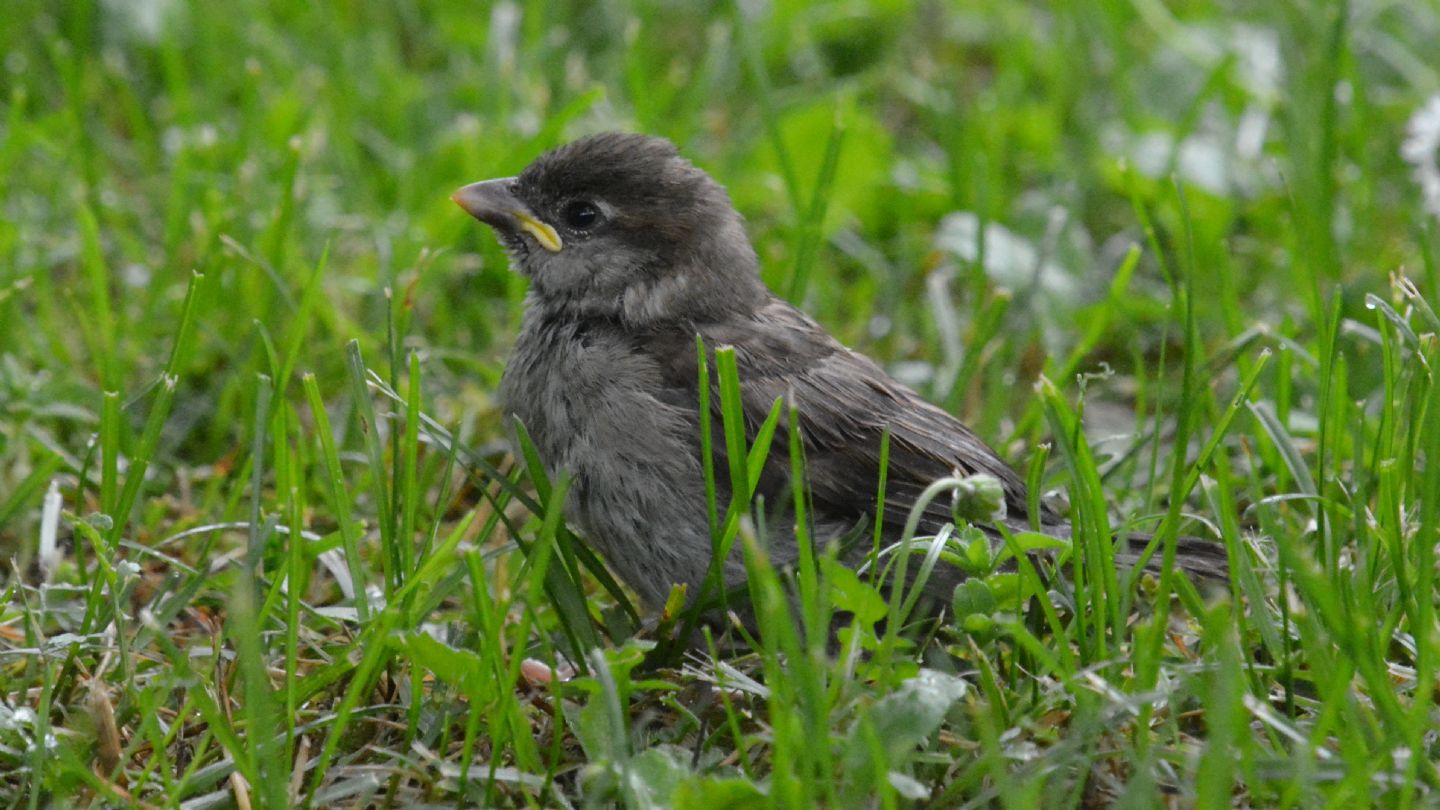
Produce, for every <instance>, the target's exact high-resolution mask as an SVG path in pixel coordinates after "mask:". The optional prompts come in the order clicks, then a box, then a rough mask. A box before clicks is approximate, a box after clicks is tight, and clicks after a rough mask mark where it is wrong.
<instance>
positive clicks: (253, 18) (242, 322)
mask: <svg viewBox="0 0 1440 810" xmlns="http://www.w3.org/2000/svg"><path fill="white" fill-rule="evenodd" d="M1436 42H1440V5H1437V4H1435V3H1434V2H1433V1H1432V2H1385V0H1356V2H1353V3H1344V2H1305V0H1277V1H1276V2H1272V3H1239V2H1233V3H1225V2H1218V0H1187V1H1186V2H1174V3H1168V4H1166V3H1161V2H1157V0H1129V2H1126V0H1104V1H1103V2H1099V3H1094V4H1084V3H1073V2H1058V3H977V2H950V3H946V2H922V3H904V2H892V1H891V0H854V1H853V2H844V3H837V4H833V5H814V6H812V5H811V4H808V3H801V2H792V1H790V0H776V1H775V2H771V3H761V2H740V1H739V0H737V1H736V2H726V3H718V4H695V5H691V4H686V3H581V2H573V3H572V2H555V1H554V0H535V1H534V2H509V1H507V2H500V3H494V4H490V3H483V2H482V3H475V2H430V3H415V2H406V1H405V0H391V1H390V2H385V1H384V0H352V1H351V2H345V3H324V2H272V3H261V2H251V1H250V0H234V2H229V3H224V4H213V5H212V4H199V3H185V2H180V0H132V1H131V2H124V1H123V0H94V1H91V0H74V2H60V3H54V2H45V0H12V2H10V3H7V4H6V8H5V12H4V19H3V21H0V178H3V180H0V558H3V560H4V561H5V563H6V565H5V567H4V574H3V585H0V593H3V596H0V806H4V807H25V808H39V807H64V806H139V807H150V806H156V807H163V806H183V807H186V808H210V807H242V808H243V807H249V806H255V807H289V806H311V807H331V806H345V807H392V806H393V807H428V806H435V807H442V806H443V807H453V806H529V807H570V806H575V807H579V806H613V805H617V804H618V805H621V806H626V807H665V806H678V807H737V808H738V807H750V806H767V805H776V806H785V807H812V806H826V807H861V806H873V807H886V808H889V807H902V806H904V807H910V806H915V807H947V808H948V807H965V806H1004V807H1039V806H1043V807H1054V806H1061V807H1076V806H1083V807H1090V806H1098V805H1108V804H1111V803H1123V804H1125V805H1127V806H1131V807H1150V806H1155V805H1158V804H1175V805H1182V806H1189V805H1197V806H1204V807H1223V806H1231V805H1256V806H1267V807H1268V806H1278V807H1316V806H1322V805H1329V806H1344V807H1350V806H1372V805H1382V806H1395V807H1410V806H1432V805H1434V804H1436V803H1437V802H1440V769H1437V767H1436V761H1437V759H1440V734H1437V731H1440V723H1437V720H1440V707H1437V705H1436V702H1435V697H1436V695H1437V692H1436V687H1437V675H1440V633H1437V629H1440V628H1437V617H1436V610H1437V598H1436V597H1437V587H1436V555H1435V549H1436V543H1437V541H1440V464H1436V463H1434V462H1435V458H1436V457H1437V453H1440V384H1437V380H1436V378H1435V369H1437V368H1440V343H1437V339H1436V334H1437V333H1440V318H1437V315H1436V312H1435V310H1434V309H1433V307H1435V306H1437V305H1440V264H1437V256H1440V227H1437V225H1440V167H1437V164H1440V58H1437V54H1440V50H1437V48H1436V46H1435V43H1436ZM1427 43H1428V44H1427ZM609 129H622V130H630V131H638V132H647V133H651V134H655V135H662V136H665V137H668V138H670V139H672V140H673V141H674V142H675V143H676V144H677V145H678V146H679V147H680V149H681V150H682V151H683V152H684V153H685V154H686V155H687V156H689V157H690V158H692V159H693V160H694V161H695V162H696V163H697V164H698V165H700V166H702V167H704V168H706V169H707V170H708V171H710V172H711V173H712V174H713V175H714V176H715V177H716V178H717V179H718V180H719V181H720V182H721V183H723V184H725V185H726V186H727V187H728V189H729V191H730V193H731V196H732V198H733V199H734V201H735V204H736V206H737V207H738V208H739V210H740V211H741V212H742V213H743V214H744V215H745V217H746V220H747V225H748V229H749V233H750V236H751V238H752V240H753V241H754V243H755V246H756V248H757V251H758V252H759V255H760V257H761V264H762V272H763V274H764V278H765V280H766V282H767V283H768V284H769V285H770V287H771V288H772V289H774V290H775V291H776V292H777V293H779V294H781V295H783V296H785V297H786V298H788V299H789V300H791V301H793V302H795V303H796V304H798V305H800V306H802V307H803V308H804V309H805V310H806V311H808V312H809V313H811V314H812V315H813V316H815V318H816V319H817V320H818V321H820V322H821V323H822V324H824V325H825V326H826V327H827V328H828V329H829V330H831V331H832V332H833V333H834V334H835V335H836V336H837V337H839V338H840V339H841V340H843V341H844V342H845V343H847V344H848V345H850V346H852V347H854V348H855V349H857V350H859V351H862V352H864V353H866V354H868V355H870V356H871V357H874V358H875V359H876V360H877V361H879V362H880V363H881V364H882V365H883V366H884V367H885V368H886V369H887V370H889V371H890V372H891V373H892V374H893V375H895V376H896V377H897V378H898V379H901V380H903V381H905V382H906V383H907V384H910V385H912V386H914V387H915V388H916V389H917V390H918V391H920V392H921V393H922V394H923V395H924V396H926V397H927V398H928V399H930V400H931V401H933V402H935V403H937V404H940V405H942V406H943V407H945V408H946V409H948V410H949V411H951V412H952V413H955V414H957V415H958V416H960V417H961V418H962V419H964V420H965V421H966V422H967V423H968V424H970V425H972V426H973V427H974V428H975V429H976V431H977V432H978V433H979V434H980V435H981V436H983V437H984V438H985V439H986V440H987V441H989V442H990V443H991V444H993V445H994V446H995V447H996V448H997V449H999V450H1000V451H1001V453H1002V454H1003V455H1004V456H1005V457H1006V458H1007V459H1009V460H1010V461H1011V462H1012V463H1013V464H1014V465H1015V467H1016V468H1017V469H1018V470H1019V471H1020V472H1021V473H1022V475H1023V476H1024V477H1026V478H1027V479H1028V480H1029V481H1030V482H1031V484H1032V487H1033V488H1034V489H1035V492H1036V493H1037V494H1038V493H1046V497H1050V498H1052V499H1054V500H1055V502H1056V503H1060V504H1062V505H1064V506H1065V508H1067V509H1068V510H1069V513H1070V516H1071V518H1072V521H1073V522H1074V524H1075V526H1076V530H1075V533H1074V538H1073V540H1072V541H1070V542H1068V543H1067V544H1065V545H1066V548H1064V549H1061V550H1059V551H1055V552H1051V553H1049V554H1046V555H1042V556H1037V557H1035V558H1033V560H1032V561H1029V562H1025V563H1022V564H1020V565H1018V566H1016V565H1014V564H1013V563H1010V564H1005V563H1003V562H1002V561H1001V560H998V559H997V558H996V554H995V553H994V552H993V551H992V550H991V549H990V548H989V545H988V544H987V543H984V542H977V541H976V540H975V533H974V530H973V529H970V528H969V527H967V525H966V524H965V522H964V521H963V520H962V519H960V518H959V517H957V527H956V529H955V531H954V534H953V536H952V537H951V538H950V544H949V546H948V547H947V550H946V552H945V553H946V554H947V555H950V556H952V557H954V558H955V559H958V560H961V561H962V562H963V564H964V565H966V566H967V567H968V568H969V570H970V571H971V573H972V574H973V576H972V577H971V578H970V580H968V581H967V582H966V583H965V584H964V585H962V586H961V587H960V588H959V589H957V591H956V593H955V597H954V600H953V604H952V605H951V609H950V611H949V612H948V613H947V615H946V617H945V620H944V621H942V622H941V623H940V624H939V625H938V626H927V627H923V628H920V629H919V630H916V631H904V632H902V624H903V622H900V621H897V620H896V619H897V617H898V616H899V615H900V614H901V613H902V612H903V611H904V610H905V609H906V604H905V598H906V596H907V595H906V594H905V593H903V592H899V591H897V592H892V591H891V589H889V588H888V587H882V588H876V587H874V586H873V584H872V582H871V581H870V580H868V579H867V578H865V577H857V576H855V575H854V574H851V573H849V572H848V571H847V570H846V569H842V568H839V567H838V566H835V565H833V564H830V563H829V562H828V560H827V558H826V557H825V555H824V554H823V553H822V554H821V555H820V556H819V557H818V558H816V559H813V560H812V559H809V558H806V560H805V561H804V562H803V564H802V565H801V566H800V570H798V571H777V570H775V569H774V568H773V567H770V566H768V565H767V564H766V562H765V559H764V556H763V554H761V553H760V547H761V546H762V545H763V533H761V532H760V530H759V529H757V528H755V523H754V521H750V520H741V519H740V518H741V516H742V515H744V514H745V513H747V511H748V507H749V504H745V503H736V504H734V505H730V504H725V503H721V504H718V509H719V514H718V515H717V516H716V518H717V520H716V523H717V524H718V525H719V528H718V531H719V532H723V533H726V534H727V537H728V539H730V540H733V541H734V542H737V543H740V544H741V545H742V546H743V547H744V548H745V549H746V552H747V560H748V561H749V564H750V566H751V570H752V576H751V594H750V595H751V597H752V598H753V599H754V601H755V604H756V605H757V608H756V609H757V611H759V614H760V616H761V617H762V619H763V621H762V622H761V625H762V628H763V629H762V632H760V633H759V634H758V636H747V635H746V634H744V633H740V632H738V631H734V630H732V632H730V633H729V634H722V633H720V632H719V631H720V630H722V629H723V628H722V627H720V626H718V625H717V626H715V627H714V628H713V630H714V631H715V632H712V633H710V634H709V635H706V636H705V638H706V639H707V642H706V643H705V644H702V645H701V646H700V647H698V648H691V647H689V645H687V644H685V643H681V641H680V640H681V639H683V640H685V641H689V640H691V639H693V638H697V637H699V635H698V634H696V633H692V632H690V631H691V630H693V624H692V621H691V620H692V619H693V618H694V617H693V616H689V615H685V614H684V613H682V612H674V613H666V614H664V615H656V614H647V613H645V612H644V611H641V610H639V609H638V608H636V607H635V605H634V604H633V599H632V597H631V596H630V595H628V594H627V593H626V592H625V591H624V590H623V588H620V587H619V586H617V585H616V584H615V580H614V579H613V578H612V577H611V575H610V574H608V573H606V571H605V569H604V568H603V567H602V566H601V565H600V564H599V562H598V561H597V559H596V558H595V557H594V556H593V554H592V553H591V552H589V551H588V550H587V548H586V546H585V545H584V543H583V538H577V536H576V535H575V534H574V533H572V532H571V531H570V529H568V528H567V527H566V525H565V523H564V520H563V516H562V513H561V509H560V504H561V503H562V501H563V498H564V494H565V487H566V481H565V479H564V477H563V476H560V477H557V478H555V479H554V480H551V479H549V478H547V476H546V475H545V474H544V473H543V467H542V465H540V464H538V463H536V460H535V459H534V458H532V457H530V456H528V455H527V454H526V453H523V452H522V453H519V454H513V453H512V452H511V444H510V443H509V441H508V440H507V436H508V435H509V433H508V432H507V431H508V428H507V425H506V421H505V419H504V415H503V414H502V413H501V412H500V410H499V406H498V404H497V402H496V399H495V396H496V394H495V392H496V387H497V383H498V380H499V376H500V373H501V370H502V369H503V368H504V364H505V361H506V357H507V355H508V352H509V348H510V346H511V344H512V343H513V340H514V337H515V334H516V330H517V328H518V323H519V318H520V314H521V311H522V308H523V302H524V294H525V284H526V282H525V279H524V278H522V277H520V276H518V275H516V274H514V273H511V272H509V271H508V269H507V262H506V257H505V255H504V253H503V251H502V250H501V248H500V246H499V244H498V242H497V241H496V239H495V238H494V236H493V234H492V233H491V232H490V231H489V230H488V229H487V228H484V227H483V226H480V225H479V224H477V223H475V222H474V221H473V220H471V219H470V218H469V217H467V216H465V215H464V213H463V212H461V211H460V210H459V209H458V208H456V207H455V205H454V204H452V203H451V202H450V201H449V200H448V196H449V194H450V192H451V191H453V190H454V189H455V188H457V187H458V186H460V185H462V184H464V183H468V182H471V181H475V180H480V179H484V178H488V177H496V176H503V175H508V174H513V173H515V172H517V171H519V170H520V169H521V168H523V167H524V166H525V165H526V164H527V163H528V162H529V161H530V160H531V159H533V158H534V157H536V156H537V155H539V154H540V153H541V152H543V151H544V150H546V149H547V148H549V147H552V146H556V145H559V144H561V143H564V142H566V141H568V140H570V139H572V138H574V137H578V136H580V135H583V134H587V133H592V132H598V131H604V130H609ZM709 371H710V373H711V374H713V375H715V377H716V379H717V380H719V381H720V382H721V383H722V385H721V389H722V394H723V393H724V392H725V391H728V390H730V389H729V388H728V386H729V385H732V384H733V381H732V380H730V379H729V378H728V376H727V374H726V368H725V367H724V364H723V363H719V364H718V367H716V368H711V369H709ZM777 413H778V414H779V417H778V418H786V416H785V414H784V413H783V408H782V411H779V412H777ZM739 438H740V440H741V441H743V440H744V437H743V436H741V437H739ZM731 472H733V471H731ZM740 472H743V471H740ZM719 474H722V475H723V474H728V473H727V471H723V470H722V471H719ZM942 497H948V496H942ZM727 518H728V519H727ZM1114 531H1147V532H1155V533H1156V536H1157V537H1158V538H1159V543H1158V546H1157V547H1158V549H1159V554H1160V555H1162V556H1163V555H1164V554H1166V553H1167V551H1168V550H1169V549H1173V547H1174V542H1173V541H1174V540H1175V538H1176V537H1177V536H1193V537H1202V538H1207V539H1210V540H1213V541H1214V542H1216V543H1220V544H1223V547H1224V548H1225V550H1226V553H1227V554H1228V555H1229V559H1230V562H1231V576H1230V581H1229V582H1228V583H1227V584H1223V585H1222V586H1221V587H1219V588H1205V587H1201V588H1198V589H1197V588H1195V587H1192V585H1191V583H1190V582H1189V581H1188V580H1186V579H1185V578H1184V577H1182V576H1179V575H1175V574H1172V573H1166V574H1163V575H1159V576H1156V575H1151V574H1147V575H1144V576H1131V575H1130V572H1128V571H1125V570H1121V571H1119V572H1118V573H1116V572H1115V569H1114V567H1113V566H1111V565H1110V564H1109V555H1110V554H1111V553H1112V552H1111V549H1110V544H1109V542H1108V538H1109V537H1111V535H1112V533H1113V532H1114ZM943 539H944V538H942V540H943ZM914 540H915V541H916V542H918V543H921V544H922V545H924V546H925V547H927V548H928V547H929V545H928V544H930V542H931V539H930V538H914ZM656 542H657V543H663V542H664V537H663V533H660V534H658V535H657V537H656ZM1015 542H1017V543H1024V542H1030V543H1036V542H1039V541H1038V540H1037V539H1036V538H1024V537H1020V538H1015ZM934 547H935V548H936V549H938V548H940V546H938V545H936V546H934ZM918 559H919V558H917V560H918ZM786 589H789V590H790V593H791V594H792V596H793V598H784V597H782V596H780V594H782V593H784V592H785V590H786ZM356 594H360V595H361V596H362V598H359V599H357V598H356ZM836 615H838V616H839V617H840V618H839V619H838V620H837V621H838V625H839V626H841V627H842V628H843V629H842V630H841V631H840V632H839V633H838V637H837V638H836V639H834V640H833V641H832V640H829V639H827V633H826V632H825V628H828V627H830V626H831V623H832V617H833V616H836Z"/></svg>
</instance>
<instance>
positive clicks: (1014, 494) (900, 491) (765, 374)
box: [641, 299, 1026, 530]
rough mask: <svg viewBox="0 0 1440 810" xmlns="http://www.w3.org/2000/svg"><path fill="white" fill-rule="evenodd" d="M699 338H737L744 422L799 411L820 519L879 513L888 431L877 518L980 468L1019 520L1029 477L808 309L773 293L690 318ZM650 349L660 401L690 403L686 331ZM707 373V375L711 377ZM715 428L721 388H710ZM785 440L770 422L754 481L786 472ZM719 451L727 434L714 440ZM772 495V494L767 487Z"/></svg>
mask: <svg viewBox="0 0 1440 810" xmlns="http://www.w3.org/2000/svg"><path fill="white" fill-rule="evenodd" d="M695 330H696V331H697V332H698V333H699V334H700V335H701V337H702V338H704V340H705V343H706V346H707V347H708V348H709V349H710V350H712V351H713V350H714V349H716V348H719V347H723V346H733V347H734V349H735V357H736V364H737V366H738V368H739V372H740V383H741V398H742V403H743V406H744V411H745V415H746V421H747V423H748V426H749V428H750V430H751V435H752V436H753V431H754V430H755V429H757V428H758V425H759V424H760V422H761V421H763V419H764V418H765V416H766V415H767V414H768V413H769V411H770V409H771V407H772V406H773V404H774V402H775V400H776V399H778V398H782V397H783V398H785V399H786V401H787V402H790V403H793V404H794V405H795V407H796V408H797V409H798V410H799V416H800V426H801V431H802V442H803V446H804V448H805V455H806V463H807V467H808V470H809V475H810V481H809V486H810V492H811V497H812V498H813V500H814V502H815V508H816V510H817V512H820V513H821V514H820V515H819V516H820V517H822V518H830V519H832V520H858V519H860V518H861V517H862V516H864V515H867V514H873V512H874V511H875V498H876V495H877V493H878V489H879V474H880V443H881V438H882V436H883V435H884V433H885V431H886V430H888V431H889V433H890V469H889V473H888V475H887V483H886V505H885V521H886V523H887V524H894V525H895V527H896V528H897V529H898V527H899V525H900V524H902V523H903V522H904V520H905V518H906V516H907V514H908V513H909V510H910V507H911V506H912V505H913V504H914V502H915V500H916V499H917V498H918V497H919V495H920V494H921V492H922V491H923V490H924V489H925V487H927V486H929V485H930V484H931V483H932V482H934V481H935V480H936V479H938V478H941V477H944V476H946V475H950V474H952V473H953V472H957V471H958V472H959V473H961V474H971V473H977V472H983V473H988V474H990V475H993V476H995V477H996V478H997V479H999V480H1000V481H1001V483H1002V485H1003V486H1004V489H1005V492H1006V501H1007V509H1008V512H1009V515H1010V518H1011V520H1014V521H1016V522H1023V521H1024V516H1025V509H1026V505H1025V485H1024V483H1023V482H1022V481H1021V480H1020V477H1019V476H1018V475H1016V474H1015V472H1014V471H1013V470H1012V469H1010V467H1009V466H1008V465H1006V464H1005V462H1004V461H1002V460H1001V459H1000V458H999V456H998V455H996V453H995V452H994V451H993V450H991V449H990V447H988V446H987V445H986V444H985V443H984V442H983V441H981V440H980V438H979V437H977V436H976V435H975V434H974V433H973V432H971V431H970V430H969V429H968V428H966V427H965V426H964V425H963V424H961V423H960V422H959V421H958V420H956V419H955V418H954V417H952V416H950V415H949V414H947V413H945V412H944V411H942V410H940V409H939V408H936V407H935V406H933V405H930V404H929V403H927V402H925V401H924V400H922V399H921V398H920V397H919V395H917V394H916V393H915V392H913V391H911V390H910V389H909V388H907V387H905V386H904V385H901V384H900V383H898V382H896V381H895V380H894V379H892V378H891V377H890V376H889V375H887V374H886V373H885V372H884V371H883V370H881V369H880V367H879V366H877V365H876V364H875V363H874V362H872V361H871V360H870V359H869V358H867V357H865V356H863V355H860V354H857V353H855V352H852V351H850V350H849V349H847V348H845V347H844V346H843V345H841V344H840V343H839V342H838V341H836V340H835V339H834V338H832V337H831V336H830V335H829V334H827V333H826V332H825V331H824V330H823V329H822V328H821V327H820V326H819V325H817V324H816V323H815V322H814V321H812V320H811V319H810V318H809V317H807V316H806V315H805V314H804V313H802V312H800V311H799V310H797V309H795V308H794V307H792V306H790V305H789V304H787V303H785V302H784V301H780V300H778V299H774V300H772V301H771V302H770V303H769V304H768V305H767V306H765V307H762V308H761V309H760V310H758V311H757V312H756V314H755V315H754V316H753V317H750V318H745V319H743V320H736V321H727V322H721V323H708V324H696V325H695ZM641 348H643V349H645V350H649V351H651V352H653V353H654V354H655V356H656V357H657V359H658V360H660V365H661V368H662V375H663V377H664V380H665V382H666V384H667V388H668V395H667V400H669V401H671V402H673V403H674V404H687V405H690V406H693V405H694V404H695V403H698V382H697V380H698V377H697V371H698V369H697V365H696V354H695V348H694V337H693V334H691V335H689V336H680V335H669V336H654V338H653V339H652V340H650V341H647V345H646V346H644V347H641ZM712 378H713V375H712ZM712 403H713V404H714V407H715V415H716V417H717V418H716V419H715V420H714V421H715V423H716V429H717V430H718V427H719V418H718V417H719V398H718V396H717V397H712ZM788 443H789V439H788V437H787V435H786V433H785V430H784V426H783V424H782V429H781V430H779V431H777V433H776V439H775V446H774V447H773V448H772V450H771V458H770V460H769V463H768V464H767V469H766V475H765V478H764V480H762V482H761V489H762V491H765V490H766V489H767V488H777V489H779V488H783V486H784V485H787V484H788V481H789V475H788V470H789V463H790V462H789V450H788ZM714 444H715V446H716V447H717V448H719V449H722V451H723V442H715V443H714ZM765 494H767V496H770V497H775V496H777V495H780V494H781V493H780V492H778V491H777V492H773V493H772V492H766V493H765ZM946 520H949V514H948V506H947V503H945V502H940V503H936V504H933V505H932V506H931V507H930V508H929V509H928V510H927V512H926V523H927V524H931V525H930V526H929V527H928V528H931V529H932V530H933V528H935V527H938V525H939V524H940V523H943V522H944V521H946Z"/></svg>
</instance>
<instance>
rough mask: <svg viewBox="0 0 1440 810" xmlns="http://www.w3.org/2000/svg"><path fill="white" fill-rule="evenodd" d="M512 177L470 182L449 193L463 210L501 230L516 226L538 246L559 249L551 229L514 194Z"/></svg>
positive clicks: (557, 238)
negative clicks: (538, 244) (533, 239)
mask: <svg viewBox="0 0 1440 810" xmlns="http://www.w3.org/2000/svg"><path fill="white" fill-rule="evenodd" d="M514 186H515V178H513V177H502V178H500V179H498V180H485V181H483V182H480V183H471V184H470V185H468V186H464V187H462V188H460V189H459V190H458V191H456V192H455V193H454V194H451V195H450V199H452V200H454V201H455V204H456V205H458V206H460V207H461V208H463V209H465V213H467V214H469V215H470V216H472V217H475V218H476V219H478V220H480V221H481V222H483V223H485V224H486V225H489V226H490V227H492V228H499V229H503V230H510V231H515V230H520V231H524V232H525V233H528V234H530V235H531V236H533V237H535V241H536V242H538V243H540V247H542V248H545V249H546V250H548V251H550V252H551V253H558V252H560V248H561V247H562V243H561V241H560V234H558V233H556V231H555V229H554V228H553V227H551V226H550V225H549V223H546V222H544V221H542V220H541V219H540V218H539V217H537V216H535V215H534V214H533V213H531V212H530V208H529V206H527V205H525V203H523V202H521V201H520V198H519V197H516V196H515V192H514V191H512V189H513V188H514Z"/></svg>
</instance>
